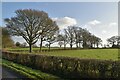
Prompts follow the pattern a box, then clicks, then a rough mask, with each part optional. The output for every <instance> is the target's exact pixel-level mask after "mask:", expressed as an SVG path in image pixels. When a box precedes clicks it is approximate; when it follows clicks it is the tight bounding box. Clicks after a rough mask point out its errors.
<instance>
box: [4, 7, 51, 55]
mask: <svg viewBox="0 0 120 80" xmlns="http://www.w3.org/2000/svg"><path fill="white" fill-rule="evenodd" d="M15 13H16V16H15V17H12V18H10V19H8V18H7V19H5V22H6V26H7V28H8V29H9V31H10V32H11V33H12V34H13V35H16V36H22V37H23V38H24V39H25V40H26V42H27V43H28V44H29V48H30V49H29V52H30V53H31V51H32V45H33V44H35V43H36V42H37V41H38V39H39V37H40V35H42V32H41V31H40V30H43V26H46V25H45V24H46V20H47V19H49V17H48V14H47V13H45V12H44V11H38V10H32V9H24V10H17V11H15ZM47 23H48V22H47Z"/></svg>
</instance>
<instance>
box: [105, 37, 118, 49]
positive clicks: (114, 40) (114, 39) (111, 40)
mask: <svg viewBox="0 0 120 80" xmlns="http://www.w3.org/2000/svg"><path fill="white" fill-rule="evenodd" d="M107 42H108V44H109V45H111V47H112V48H120V36H112V37H110V38H108V39H107Z"/></svg>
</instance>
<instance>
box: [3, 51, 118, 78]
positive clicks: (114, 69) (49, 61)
mask: <svg viewBox="0 0 120 80" xmlns="http://www.w3.org/2000/svg"><path fill="white" fill-rule="evenodd" d="M2 57H3V58H4V59H7V60H10V61H13V62H16V63H19V64H22V65H25V66H29V67H31V68H34V69H39V70H42V71H45V72H49V73H52V74H55V75H58V76H60V77H62V78H67V79H72V78H79V79H80V78H120V77H119V75H120V61H111V60H98V59H80V58H71V57H60V56H58V57H57V56H48V55H40V54H18V53H10V52H3V53H2Z"/></svg>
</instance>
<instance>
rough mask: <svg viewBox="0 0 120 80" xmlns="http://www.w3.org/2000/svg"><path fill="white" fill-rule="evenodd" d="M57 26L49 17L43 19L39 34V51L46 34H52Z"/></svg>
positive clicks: (56, 29)
mask: <svg viewBox="0 0 120 80" xmlns="http://www.w3.org/2000/svg"><path fill="white" fill-rule="evenodd" d="M58 30H59V27H58V26H57V24H56V22H54V21H52V20H51V19H50V18H47V19H45V20H44V24H43V26H42V28H41V36H40V51H41V48H42V42H43V41H44V40H46V39H45V38H46V36H48V35H50V34H51V35H53V33H54V32H56V31H58Z"/></svg>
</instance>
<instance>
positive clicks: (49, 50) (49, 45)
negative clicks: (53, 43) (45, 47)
mask: <svg viewBox="0 0 120 80" xmlns="http://www.w3.org/2000/svg"><path fill="white" fill-rule="evenodd" d="M49 51H50V43H49Z"/></svg>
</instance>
